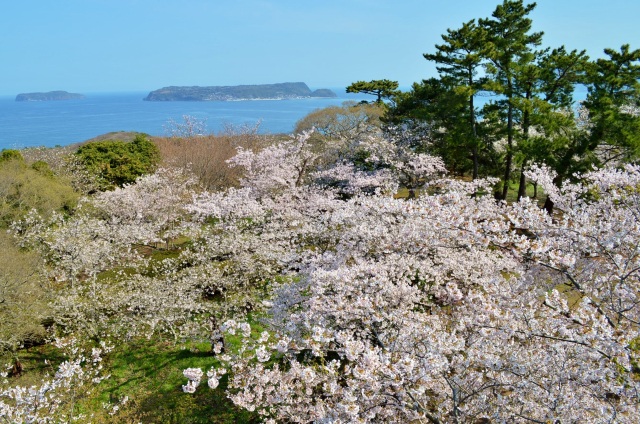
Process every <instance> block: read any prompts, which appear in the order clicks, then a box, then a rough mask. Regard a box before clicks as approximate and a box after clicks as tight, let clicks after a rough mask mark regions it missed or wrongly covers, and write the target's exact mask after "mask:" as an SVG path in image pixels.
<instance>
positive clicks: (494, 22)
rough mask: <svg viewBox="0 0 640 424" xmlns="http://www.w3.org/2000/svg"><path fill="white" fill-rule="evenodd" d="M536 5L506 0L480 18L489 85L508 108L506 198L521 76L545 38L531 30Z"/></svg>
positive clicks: (505, 167)
mask: <svg viewBox="0 0 640 424" xmlns="http://www.w3.org/2000/svg"><path fill="white" fill-rule="evenodd" d="M535 7H536V3H531V4H528V5H526V6H525V5H524V4H523V1H522V0H505V1H504V2H503V3H502V4H501V5H499V6H498V7H497V8H496V10H495V11H494V12H493V14H492V15H491V16H492V17H491V18H487V19H480V20H479V25H480V27H481V28H483V29H484V30H485V32H486V39H485V48H484V51H483V55H484V56H485V57H486V59H487V60H488V63H487V66H486V69H487V72H488V74H489V76H490V77H491V78H490V80H489V82H488V85H487V87H488V88H489V89H490V90H491V91H493V92H495V93H497V94H499V95H501V96H503V97H504V100H500V101H499V102H498V103H499V104H501V105H503V108H504V110H505V115H506V137H507V145H506V152H505V163H504V175H503V180H504V181H503V184H504V185H503V188H502V193H501V198H502V199H506V198H507V193H508V190H509V181H510V179H511V168H512V166H513V155H514V144H515V119H516V116H515V114H516V98H517V97H518V96H520V97H524V96H523V95H522V94H523V93H522V91H521V90H522V86H521V85H519V84H518V77H519V76H521V75H523V73H524V75H526V73H527V72H529V71H531V68H530V66H529V65H530V64H531V63H532V62H533V61H534V60H535V59H536V56H537V53H536V51H535V48H536V47H537V46H539V45H540V44H541V42H542V34H543V33H542V32H534V33H531V32H530V31H531V19H529V18H527V15H528V14H529V13H530V12H531V11H532V10H533V9H534V8H535Z"/></svg>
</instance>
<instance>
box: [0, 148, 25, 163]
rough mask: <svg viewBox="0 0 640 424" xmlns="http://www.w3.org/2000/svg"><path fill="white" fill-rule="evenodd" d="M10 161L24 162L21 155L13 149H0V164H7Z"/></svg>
mask: <svg viewBox="0 0 640 424" xmlns="http://www.w3.org/2000/svg"><path fill="white" fill-rule="evenodd" d="M11 160H19V161H21V162H24V158H23V157H22V153H20V151H19V150H15V149H2V152H0V162H7V161H11Z"/></svg>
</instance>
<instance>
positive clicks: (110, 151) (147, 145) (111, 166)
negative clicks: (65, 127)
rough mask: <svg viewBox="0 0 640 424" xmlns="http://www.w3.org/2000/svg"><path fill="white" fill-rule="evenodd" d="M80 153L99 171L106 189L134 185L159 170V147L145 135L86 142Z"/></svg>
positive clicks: (82, 158) (92, 170)
mask: <svg viewBox="0 0 640 424" xmlns="http://www.w3.org/2000/svg"><path fill="white" fill-rule="evenodd" d="M76 155H77V156H78V157H79V158H80V161H81V162H82V163H83V164H84V166H85V167H86V168H87V169H88V170H89V171H90V172H92V173H93V174H95V175H96V176H97V177H98V179H99V182H100V185H101V188H102V189H110V188H113V187H122V186H123V185H125V184H131V183H133V182H135V180H136V179H137V178H138V177H140V176H141V175H145V174H149V173H152V172H153V171H155V169H156V168H157V166H158V163H159V162H160V152H159V150H158V148H157V146H156V145H155V144H154V143H153V142H151V141H150V140H148V139H147V138H146V137H144V136H142V135H138V136H136V138H135V139H134V140H133V141H132V142H130V143H125V142H123V141H117V140H108V141H98V142H93V143H88V144H85V145H84V146H82V147H80V148H79V149H78V150H77V152H76Z"/></svg>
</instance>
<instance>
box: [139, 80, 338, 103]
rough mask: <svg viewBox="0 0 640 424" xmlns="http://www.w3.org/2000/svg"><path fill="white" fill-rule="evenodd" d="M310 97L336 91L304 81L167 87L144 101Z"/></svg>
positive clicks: (330, 94)
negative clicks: (308, 84)
mask: <svg viewBox="0 0 640 424" xmlns="http://www.w3.org/2000/svg"><path fill="white" fill-rule="evenodd" d="M309 97H336V93H334V92H333V91H331V90H329V89H326V88H322V89H319V90H315V91H311V89H309V87H308V86H307V84H305V83H304V82H284V83H279V84H259V85H232V86H210V87H198V86H194V87H175V86H172V87H164V88H161V89H159V90H154V91H152V92H150V93H149V95H148V96H147V97H145V98H144V99H143V100H146V101H151V102H166V101H197V102H202V101H238V100H286V99H304V98H309Z"/></svg>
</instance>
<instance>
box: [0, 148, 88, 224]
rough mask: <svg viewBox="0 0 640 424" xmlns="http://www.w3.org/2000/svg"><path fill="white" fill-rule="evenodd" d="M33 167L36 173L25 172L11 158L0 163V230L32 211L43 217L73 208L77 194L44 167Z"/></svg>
mask: <svg viewBox="0 0 640 424" xmlns="http://www.w3.org/2000/svg"><path fill="white" fill-rule="evenodd" d="M5 152H6V151H5ZM3 153H4V152H3ZM18 154H19V153H18ZM34 165H35V168H36V169H34V168H33V167H32V168H29V167H27V166H26V164H25V163H24V162H23V161H22V160H21V159H19V158H18V159H16V158H15V157H14V159H13V160H2V161H0V229H1V228H7V227H8V226H9V224H10V223H11V222H12V221H15V220H17V219H20V218H22V216H23V215H24V214H26V213H27V212H29V211H30V210H32V209H35V210H37V211H38V213H39V214H40V215H42V216H47V215H49V214H50V213H51V212H53V211H59V212H68V211H71V210H73V208H74V207H75V205H76V203H77V200H78V193H76V192H75V191H74V190H73V188H72V187H71V185H70V184H68V183H66V182H65V181H64V180H63V179H60V178H56V177H55V176H54V175H53V174H52V173H51V172H50V171H49V172H47V170H48V167H45V166H44V165H42V164H39V165H36V164H34Z"/></svg>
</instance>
